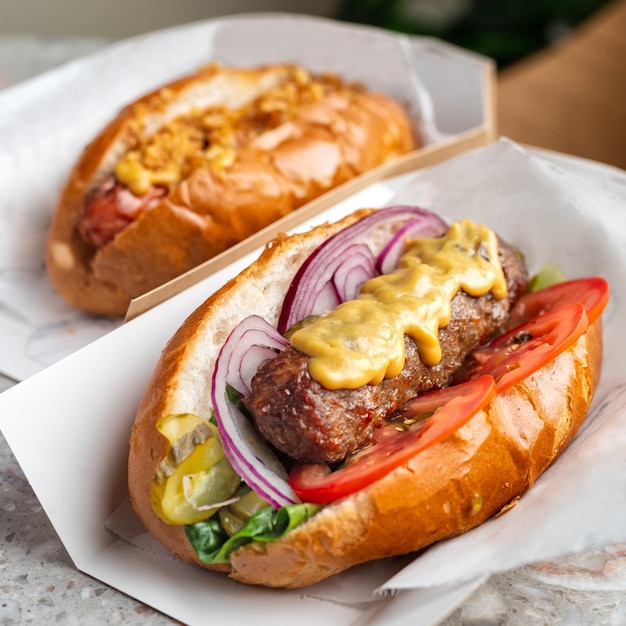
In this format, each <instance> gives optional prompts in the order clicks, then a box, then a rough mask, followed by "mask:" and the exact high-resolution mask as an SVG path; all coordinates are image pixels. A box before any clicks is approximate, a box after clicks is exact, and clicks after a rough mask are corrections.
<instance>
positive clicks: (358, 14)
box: [336, 0, 609, 68]
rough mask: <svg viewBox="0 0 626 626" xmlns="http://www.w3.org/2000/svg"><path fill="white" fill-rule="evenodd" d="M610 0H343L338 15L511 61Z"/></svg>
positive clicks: (503, 64) (501, 63)
mask: <svg viewBox="0 0 626 626" xmlns="http://www.w3.org/2000/svg"><path fill="white" fill-rule="evenodd" d="M607 4H609V0H500V1H498V0H340V2H339V6H338V10H337V15H336V17H337V19H340V20H345V21H349V22H357V23H361V24H371V25H374V26H380V27H382V28H387V29H390V30H394V31H398V32H403V33H410V34H415V35H430V36H434V37H438V38H439V39H442V40H444V41H448V42H450V43H453V44H456V45H458V46H461V47H463V48H466V49H469V50H473V51H475V52H478V53H480V54H483V55H485V56H488V57H491V58H492V59H494V60H495V61H496V63H497V65H498V67H499V68H503V67H506V66H507V65H510V64H512V63H515V62H516V61H519V60H521V59H523V58H524V57H526V56H528V55H530V54H532V53H534V52H537V51H539V50H541V49H542V48H545V47H546V46H548V45H550V44H552V43H554V42H555V41H556V40H558V39H559V38H560V37H562V36H563V35H565V34H567V33H568V32H569V31H570V30H571V29H572V28H574V27H576V26H578V25H579V24H580V23H581V22H583V21H584V20H586V19H587V18H588V17H589V16H591V15H592V14H593V13H595V12H596V11H597V10H598V9H600V8H601V7H603V6H604V5H607Z"/></svg>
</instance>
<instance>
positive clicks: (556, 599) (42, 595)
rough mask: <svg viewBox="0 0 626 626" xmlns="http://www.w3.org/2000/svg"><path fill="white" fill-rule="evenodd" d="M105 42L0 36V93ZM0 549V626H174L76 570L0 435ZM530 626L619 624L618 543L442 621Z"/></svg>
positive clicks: (621, 576)
mask: <svg viewBox="0 0 626 626" xmlns="http://www.w3.org/2000/svg"><path fill="white" fill-rule="evenodd" d="M106 43H107V42H106V41H104V40H101V39H84V38H81V39H40V38H37V37H1V36H0V89H1V88H7V87H9V86H10V85H12V84H15V83H17V82H19V81H22V80H26V79H28V78H30V77H33V76H36V75H37V74H39V73H40V72H42V71H45V70H47V69H51V68H52V67H54V66H55V65H59V64H61V63H63V62H65V61H67V60H70V59H72V58H75V57H77V56H81V55H84V54H89V53H90V52H92V51H96V50H98V49H99V48H101V47H102V46H104V45H106ZM13 384H14V382H13V381H11V380H9V379H7V378H3V377H1V376H0V392H2V391H4V390H6V389H8V388H9V387H10V386H12V385H13ZM0 541H1V542H0V624H4V625H5V626H17V625H19V624H26V623H49V622H56V623H59V624H101V623H108V624H151V625H152V624H154V625H157V626H158V625H161V624H163V625H169V624H173V623H176V622H174V621H173V620H171V619H169V618H168V617H166V616H164V615H162V614H160V613H158V612H157V611H155V610H153V609H151V608H150V607H148V606H146V605H144V604H142V603H140V602H138V601H136V600H134V599H132V598H130V597H128V596H126V595H124V594H122V593H119V592H118V591H116V590H115V589H113V588H111V587H109V586H107V585H105V584H103V583H101V582H99V581H98V580H95V579H93V578H91V577H89V576H86V575H84V574H83V573H82V572H80V571H79V570H77V569H76V567H75V566H74V564H73V563H72V561H71V559H70V558H69V555H68V554H67V552H66V550H65V549H64V547H63V544H62V543H61V541H60V539H59V537H58V536H57V534H56V532H55V530H54V528H53V527H52V525H51V524H50V522H49V520H48V518H47V516H46V514H45V512H44V510H43V508H42V506H41V505H40V503H39V502H38V500H37V497H36V496H35V494H34V492H33V490H32V489H31V487H30V486H29V484H28V481H27V479H26V477H25V476H24V473H23V472H22V470H21V468H20V467H19V465H18V463H17V461H16V459H15V457H14V456H13V454H12V453H11V450H10V449H9V447H8V445H7V443H6V441H5V439H4V437H2V436H1V435H0ZM529 623H535V624H556V623H559V624H567V625H568V626H574V625H578V624H580V625H583V624H626V545H614V546H609V547H606V548H604V549H600V550H596V551H591V552H588V553H585V554H581V555H576V556H573V557H570V558H563V559H561V560H558V561H555V562H551V563H543V564H536V565H529V566H526V567H523V568H520V569H517V570H513V571H510V572H506V573H503V574H500V575H496V576H492V577H491V578H489V579H488V580H487V581H486V582H485V583H484V584H483V585H482V586H481V588H480V589H478V590H477V591H476V592H475V593H473V594H472V595H471V596H470V597H469V598H468V599H467V600H466V601H465V603H464V604H463V605H462V606H461V607H460V608H458V609H457V610H455V611H454V612H453V613H452V614H451V615H450V616H449V617H448V619H447V620H446V621H445V622H443V624H444V626H458V625H466V626H469V625H473V626H476V625H478V624H480V625H482V626H488V625H494V626H495V625H496V624H509V625H522V624H529Z"/></svg>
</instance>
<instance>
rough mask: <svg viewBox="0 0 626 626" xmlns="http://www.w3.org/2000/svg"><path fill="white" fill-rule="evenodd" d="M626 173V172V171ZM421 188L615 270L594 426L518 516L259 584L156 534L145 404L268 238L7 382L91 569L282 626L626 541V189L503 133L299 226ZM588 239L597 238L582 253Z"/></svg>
mask: <svg viewBox="0 0 626 626" xmlns="http://www.w3.org/2000/svg"><path fill="white" fill-rule="evenodd" d="M614 174H615V175H614V178H615V180H616V181H620V180H621V181H623V173H620V172H617V171H615V173H614ZM607 175H608V176H609V177H610V176H611V175H612V173H611V171H609V172H608V174H607ZM618 175H619V176H618ZM450 181H454V184H451V183H450ZM409 202H412V203H417V204H421V205H422V206H427V207H430V208H432V209H434V210H436V211H438V212H439V213H440V214H441V215H442V216H444V217H445V218H447V219H454V218H462V217H467V216H468V215H469V216H471V217H472V218H473V219H475V220H481V221H485V222H486V223H488V224H490V225H491V226H492V227H493V228H494V229H496V230H497V232H499V233H500V234H501V235H502V236H503V237H505V238H506V239H508V240H509V241H511V243H513V244H514V245H517V246H519V247H520V249H522V250H524V253H525V254H526V257H527V260H528V263H529V266H530V269H531V271H536V270H537V269H539V267H541V265H542V264H543V263H545V262H547V261H553V262H556V263H558V264H559V265H561V267H562V268H563V269H564V271H566V272H567V274H568V275H570V276H572V277H576V276H585V275H591V274H601V275H603V276H605V277H606V278H607V280H608V281H609V283H610V285H611V292H612V299H611V303H610V305H609V308H608V309H607V311H606V312H605V315H604V322H605V337H606V348H605V354H604V370H603V379H602V382H601V386H600V387H599V388H598V391H597V396H596V399H595V401H594V408H593V409H592V412H591V415H590V417H589V419H588V423H587V425H586V426H585V428H584V429H583V431H582V432H581V434H580V435H579V437H578V438H577V439H576V440H575V442H574V443H573V444H572V446H571V447H570V448H569V449H568V450H566V451H565V453H564V454H563V455H562V457H561V458H560V459H559V460H558V461H557V462H556V463H555V465H554V466H553V467H552V468H550V469H549V470H548V471H547V472H546V474H545V475H544V476H542V477H541V478H540V479H539V480H538V481H537V484H536V485H535V487H534V488H533V489H532V490H531V491H530V492H529V493H528V494H526V496H524V498H522V501H521V502H520V503H519V504H518V505H517V507H515V508H514V509H513V510H511V511H509V512H508V513H507V514H506V515H504V516H501V517H499V518H497V519H494V520H492V521H490V522H488V523H487V524H485V525H483V526H482V527H479V528H477V529H475V530H474V531H471V532H470V533H467V534H466V535H464V536H461V537H458V538H456V539H452V540H450V541H446V542H442V543H440V544H438V545H436V546H433V548H431V549H429V550H427V551H426V552H425V553H423V554H422V555H420V556H419V557H417V558H416V559H414V560H410V562H409V563H408V564H407V563H406V561H405V560H391V561H385V562H383V563H374V564H368V565H366V566H364V567H363V568H356V569H355V570H354V571H351V572H348V573H347V574H346V575H343V574H342V575H339V576H337V577H334V578H332V579H330V580H329V581H327V584H326V585H324V584H322V586H321V587H318V586H315V587H314V588H308V589H303V590H300V591H297V592H285V591H276V590H267V589H258V588H250V587H247V586H243V585H239V584H237V583H234V582H232V581H229V580H228V579H227V578H226V577H225V576H223V575H221V574H217V573H214V572H206V571H204V570H202V569H201V568H196V567H193V566H190V565H187V564H184V563H181V562H179V561H177V560H175V559H173V558H171V557H169V556H168V555H166V554H164V553H163V551H162V549H159V547H158V546H156V545H153V543H151V541H150V538H149V537H144V536H142V535H141V529H139V530H137V528H136V519H134V518H133V514H132V512H130V511H129V510H128V508H127V487H126V469H125V468H126V460H127V451H128V443H127V442H128V436H129V432H130V428H131V424H132V421H133V418H134V412H135V409H136V407H137V404H138V402H139V399H140V397H141V395H142V392H143V389H144V388H145V386H146V384H147V381H148V378H149V377H150V375H151V373H152V371H153V368H154V366H155V364H156V362H157V360H158V358H159V354H160V352H161V350H162V348H163V346H164V345H165V343H166V342H167V340H168V339H169V337H170V336H171V334H172V333H173V332H174V331H175V330H176V328H177V327H178V326H179V325H180V323H181V322H182V321H183V320H184V318H185V317H186V316H187V315H188V314H189V313H190V312H191V311H192V310H193V309H194V308H195V307H196V306H197V305H198V304H199V303H200V302H201V301H202V300H204V299H205V298H206V297H207V296H208V295H209V294H210V293H212V292H213V291H214V290H215V289H217V288H219V286H220V285H221V284H223V282H224V281H225V280H227V279H228V278H229V277H230V276H233V275H234V274H235V273H237V272H238V271H239V270H240V269H242V268H243V267H244V266H245V265H247V264H248V263H249V262H250V261H251V260H253V259H254V257H255V256H256V255H257V254H258V252H259V250H255V251H252V252H250V253H248V254H247V255H245V256H244V257H242V258H240V259H238V260H236V261H235V262H234V263H232V264H230V265H228V266H226V267H224V268H221V269H219V270H218V271H217V272H215V273H213V274H212V275H210V276H208V277H206V278H204V279H203V280H201V281H199V282H197V283H195V284H194V285H192V286H189V287H188V288H187V289H185V290H183V291H181V292H179V293H178V294H176V295H174V296H172V297H171V298H169V299H168V300H166V301H164V302H162V303H161V304H159V305H158V306H155V307H154V308H151V309H150V310H148V311H146V312H145V313H143V314H142V315H140V316H138V317H136V318H134V319H132V320H130V321H129V322H128V323H126V324H124V325H122V326H120V327H119V328H117V329H116V330H114V331H112V332H111V333H109V334H108V335H106V336H105V337H103V338H101V339H99V340H97V341H95V342H93V343H91V344H90V345H88V346H86V347H85V348H83V349H81V350H79V351H78V352H76V353H74V354H72V355H71V356H69V357H67V358H66V359H63V360H62V361H60V362H58V363H57V364H55V365H53V366H51V367H49V368H47V369H46V370H44V371H43V372H41V373H40V374H38V375H36V376H33V377H31V378H30V379H28V380H26V381H24V382H23V383H21V384H19V385H17V386H16V387H15V388H13V389H10V390H8V391H6V392H4V393H3V394H1V395H0V428H1V429H2V432H3V434H4V435H5V437H6V439H7V441H8V443H9V445H10V446H11V448H12V450H13V452H14V454H15V456H16V458H17V459H18V461H19V463H20V465H21V466H22V468H23V470H24V472H25V474H26V476H27V477H28V479H29V481H30V482H31V484H32V487H33V489H34V490H35V493H36V494H37V496H38V498H39V499H40V501H41V503H42V506H43V507H44V509H45V511H46V513H47V514H48V516H49V517H50V519H51V521H52V523H53V525H54V527H55V529H56V531H57V533H58V534H59V537H60V538H61V540H62V541H63V543H64V545H65V547H66V549H67V550H68V553H69V554H70V556H71V558H72V559H73V561H74V563H75V564H76V566H77V567H78V568H79V569H81V570H82V571H84V572H85V573H87V574H89V575H91V576H94V577H96V578H98V579H100V580H102V581H103V582H105V583H107V584H109V585H111V586H112V587H115V588H117V589H119V590H121V591H123V592H125V593H127V594H129V595H131V596H133V597H136V598H138V599H140V600H142V601H143V602H145V603H147V604H150V605H151V606H153V607H154V608H157V609H158V610H160V611H162V612H164V613H166V614H168V615H170V616H172V617H174V618H175V619H178V620H181V621H183V622H184V623H188V624H202V623H205V622H206V616H207V615H210V616H211V619H229V620H231V621H235V623H248V622H250V623H252V622H254V623H263V624H274V625H275V624H291V623H293V621H294V619H295V616H297V620H298V623H300V624H303V625H305V626H306V625H307V624H318V623H319V622H320V620H323V621H325V622H326V623H329V624H338V625H339V624H345V625H347V624H352V625H354V626H365V625H366V624H370V625H377V624H406V625H408V624H415V623H419V624H424V625H428V624H436V623H438V622H439V621H440V620H441V619H443V617H445V616H446V615H447V614H449V613H450V611H452V610H453V609H454V607H455V606H457V605H458V603H460V602H461V601H462V600H463V599H464V598H465V597H466V596H467V594H469V593H471V592H472V591H473V590H474V589H476V588H477V586H478V585H480V583H481V581H482V580H484V578H485V576H488V575H489V574H490V573H492V572H497V571H503V570H506V569H510V568H515V567H518V566H520V565H523V564H524V563H527V562H531V561H538V560H545V559H548V558H552V557H555V556H558V555H562V554H567V553H571V552H575V551H580V550H585V549H589V548H591V547H594V546H601V545H605V544H608V543H611V542H618V541H626V506H624V503H623V502H621V501H616V498H615V494H616V493H623V492H624V490H625V489H626V459H625V458H624V455H623V449H624V446H626V429H625V428H624V427H623V425H624V422H626V362H625V361H624V359H623V356H622V352H621V346H622V345H623V342H624V329H623V325H622V324H621V322H620V320H621V319H623V307H624V302H625V301H626V284H625V283H624V280H623V276H624V272H625V271H626V242H625V241H624V237H625V234H624V233H626V210H625V207H626V204H625V201H624V199H622V198H619V197H618V196H617V195H614V194H613V193H611V192H610V191H608V190H606V189H603V188H602V186H601V185H598V184H595V183H593V182H588V181H586V180H584V179H579V178H577V177H576V176H572V175H569V174H568V173H567V172H566V171H563V170H561V169H560V168H558V167H555V166H553V164H552V163H550V162H548V161H544V160H543V159H541V158H536V157H534V156H533V155H532V154H530V153H529V152H527V151H525V150H524V149H522V148H521V147H519V146H516V145H515V144H512V143H511V142H508V141H499V142H497V143H496V144H493V145H491V146H488V147H484V148H481V149H478V150H474V151H471V152H469V153H467V154H464V155H461V156H457V157H455V158H453V159H451V160H450V161H447V162H445V163H442V164H439V165H437V166H434V167H431V168H429V169H427V170H423V171H420V172H416V173H407V174H404V175H402V176H400V177H398V178H394V179H388V180H384V181H378V182H375V183H373V184H372V185H370V186H369V187H368V188H367V189H363V190H361V191H359V192H357V193H356V194H354V195H353V196H350V197H349V198H347V199H345V200H344V201H342V202H339V203H338V204H335V205H333V206H329V207H327V208H326V209H325V211H324V212H323V213H320V214H317V215H315V216H314V217H313V218H312V219H311V220H309V221H308V222H306V223H303V224H299V225H298V226H297V229H301V228H308V227H309V226H310V225H311V224H313V223H316V222H317V221H319V220H327V219H328V220H332V219H337V218H339V217H341V216H342V215H345V214H346V213H348V212H350V211H352V210H353V209H355V208H358V207H359V206H363V205H364V204H367V205H370V206H385V205H387V204H389V203H409ZM583 246H584V249H585V250H586V252H587V253H588V254H585V255H581V254H576V252H577V251H579V250H580V249H582V247H583ZM115 515H117V516H119V515H123V516H126V522H125V523H126V528H123V524H122V523H121V522H120V520H119V519H117V520H116V522H115V524H116V533H113V532H111V531H110V530H109V529H108V528H107V526H106V524H107V523H108V525H109V527H112V524H111V522H110V520H111V516H115ZM133 526H134V527H133ZM396 570H398V571H396Z"/></svg>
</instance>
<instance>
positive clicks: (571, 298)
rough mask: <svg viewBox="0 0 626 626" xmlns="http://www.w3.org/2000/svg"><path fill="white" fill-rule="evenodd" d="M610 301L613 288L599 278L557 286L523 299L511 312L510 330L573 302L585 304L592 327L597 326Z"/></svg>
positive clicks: (525, 296)
mask: <svg viewBox="0 0 626 626" xmlns="http://www.w3.org/2000/svg"><path fill="white" fill-rule="evenodd" d="M608 301H609V285H608V283H607V282H606V280H604V278H600V277H599V276H593V277H591V278H580V279H576V280H568V281H565V282H562V283H556V284H554V285H550V286H549V287H544V288H543V289H540V290H539V291H534V292H532V293H527V294H524V295H523V296H522V297H521V298H519V300H518V301H517V302H516V303H515V306H514V307H513V309H512V311H511V320H510V322H509V324H508V327H509V328H513V327H515V326H519V325H520V324H524V323H525V322H527V321H528V320H530V319H531V318H533V317H535V316H537V315H540V314H542V313H546V312H547V311H550V310H551V309H554V308H555V307H558V306H562V305H564V304H570V303H572V302H582V304H583V306H584V307H585V311H586V313H587V318H588V319H589V323H590V324H593V323H594V322H595V321H596V319H598V317H599V316H600V313H602V311H603V310H604V307H605V306H606V305H607V302H608Z"/></svg>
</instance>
